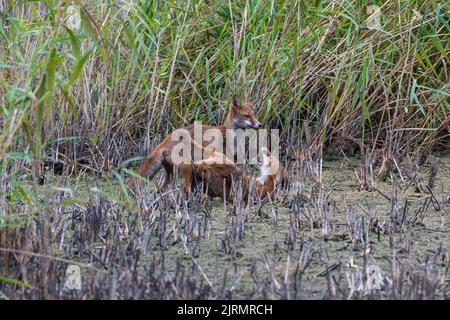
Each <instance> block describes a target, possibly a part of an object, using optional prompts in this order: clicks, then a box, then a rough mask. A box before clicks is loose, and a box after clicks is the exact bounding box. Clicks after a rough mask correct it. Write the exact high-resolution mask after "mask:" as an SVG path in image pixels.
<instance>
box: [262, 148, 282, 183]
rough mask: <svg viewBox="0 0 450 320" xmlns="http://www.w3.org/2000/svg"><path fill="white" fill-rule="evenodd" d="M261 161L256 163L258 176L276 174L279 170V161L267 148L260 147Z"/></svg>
mask: <svg viewBox="0 0 450 320" xmlns="http://www.w3.org/2000/svg"><path fill="white" fill-rule="evenodd" d="M261 156H262V161H260V162H259V163H258V166H259V170H260V177H268V176H273V175H275V176H276V175H278V174H279V172H280V161H279V160H278V159H277V157H275V156H274V155H272V154H271V153H270V152H269V150H267V148H265V147H263V148H261Z"/></svg>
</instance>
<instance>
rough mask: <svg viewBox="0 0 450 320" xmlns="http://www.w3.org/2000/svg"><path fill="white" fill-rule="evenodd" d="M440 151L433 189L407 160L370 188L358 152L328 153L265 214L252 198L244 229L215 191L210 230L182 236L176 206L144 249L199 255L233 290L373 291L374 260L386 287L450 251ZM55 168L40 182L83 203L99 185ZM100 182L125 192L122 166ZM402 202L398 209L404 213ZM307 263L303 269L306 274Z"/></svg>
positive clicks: (215, 278)
mask: <svg viewBox="0 0 450 320" xmlns="http://www.w3.org/2000/svg"><path fill="white" fill-rule="evenodd" d="M437 159H438V161H439V170H438V174H437V177H436V181H435V186H434V188H433V195H431V194H430V193H429V192H428V191H427V190H426V189H424V190H423V191H422V192H418V190H415V189H416V188H415V184H414V183H412V182H411V179H409V178H408V177H407V176H406V175H407V174H406V173H405V172H406V171H403V170H402V173H403V174H402V176H400V175H399V174H398V172H397V173H396V174H395V175H394V176H393V177H394V180H395V181H394V180H393V179H390V178H388V179H386V181H381V180H380V179H378V178H377V177H376V175H373V176H371V179H370V182H371V187H372V190H371V191H361V190H359V185H358V180H357V178H356V174H355V171H354V169H357V166H358V164H359V163H360V160H359V159H356V158H352V159H334V160H326V161H324V162H323V167H322V178H321V179H319V177H317V176H314V175H311V174H310V175H304V176H301V175H295V176H292V177H291V178H292V181H291V188H290V190H289V194H288V196H287V197H285V198H284V199H281V200H277V201H275V202H274V203H272V204H271V203H266V204H265V205H264V206H263V207H262V209H261V210H260V212H259V214H255V207H253V208H251V209H250V210H249V211H248V213H247V214H245V215H244V216H245V217H246V221H244V222H243V223H242V224H241V226H242V228H243V230H240V231H239V230H238V231H235V232H234V233H233V231H230V228H231V227H230V224H231V225H233V223H234V222H235V220H239V215H238V216H237V217H234V218H232V216H233V214H232V213H230V212H232V211H233V205H232V204H230V203H228V204H227V206H226V210H225V209H224V204H223V201H222V200H219V199H215V200H212V201H211V202H210V203H209V204H207V206H208V208H209V209H210V210H211V211H209V210H203V209H201V208H200V209H199V210H198V215H197V217H198V218H199V219H200V220H202V219H203V218H204V215H210V218H205V219H204V221H208V222H207V223H206V226H205V225H203V227H202V228H204V231H203V232H202V231H201V230H200V231H199V234H200V237H198V234H197V237H195V232H193V237H192V239H190V240H189V239H188V240H187V241H183V239H182V237H180V234H181V233H182V232H177V231H176V230H177V228H176V227H175V224H176V219H175V218H174V216H175V215H176V214H177V213H176V210H173V208H172V210H171V212H169V213H168V217H169V218H168V219H167V222H166V229H167V230H166V231H164V232H165V234H166V235H167V237H166V243H165V244H164V245H163V246H161V245H160V244H158V243H157V241H154V242H153V244H152V245H151V248H150V249H148V250H146V251H145V253H144V257H143V259H144V260H145V259H149V260H150V259H152V255H157V254H158V255H159V254H161V252H164V257H165V259H166V262H165V263H166V265H167V268H168V269H169V271H171V272H174V271H175V268H176V262H177V260H178V261H179V262H178V263H180V262H181V264H182V265H185V266H186V268H187V269H189V268H190V266H192V265H195V266H196V268H200V269H201V270H202V272H201V274H202V277H203V280H204V281H205V282H206V283H210V284H211V285H212V286H213V287H214V288H220V287H223V286H225V287H226V288H227V290H226V296H225V298H233V299H236V298H244V299H245V298H252V299H255V298H256V299H258V298H269V299H270V298H275V299H277V298H291V299H292V298H296V299H322V298H333V297H336V298H364V297H366V296H367V294H368V288H367V285H366V281H365V280H361V281H360V282H358V279H359V278H358V277H359V276H360V275H361V272H364V271H365V270H367V268H369V267H370V268H372V269H371V270H373V268H375V269H376V270H379V271H381V274H382V276H383V278H382V279H383V282H382V287H383V286H385V285H386V283H389V281H395V274H398V273H399V272H400V271H399V270H400V269H401V270H402V271H403V272H406V274H409V273H411V274H412V273H417V274H418V275H420V274H422V273H423V272H431V271H430V270H428V271H427V264H429V263H430V262H429V260H430V259H431V258H430V257H432V256H435V255H436V254H437V253H438V252H444V255H445V252H446V253H447V258H448V251H449V250H450V203H448V202H447V201H446V197H447V190H448V188H449V187H450V155H448V154H444V155H442V154H441V155H437ZM429 170H430V164H429V163H428V162H426V163H425V164H423V165H421V166H420V174H421V177H422V180H423V184H424V185H426V184H427V179H428V175H429ZM47 178H48V179H47V183H48V185H47V186H46V187H45V188H44V187H42V189H41V190H40V191H39V192H40V193H41V194H42V195H45V194H47V195H48V194H49V193H51V192H53V191H52V190H54V188H55V187H64V188H71V189H72V190H73V192H74V193H73V195H72V197H71V199H72V200H71V205H73V202H76V204H75V205H77V206H81V207H83V206H84V205H85V203H86V202H87V198H88V194H89V193H90V191H89V189H90V188H91V187H92V185H94V183H93V180H92V177H90V176H89V175H88V174H86V175H81V176H78V177H71V178H69V179H66V181H65V182H64V183H63V182H61V181H62V180H61V178H58V177H54V176H51V175H49V176H48V177H47ZM319 180H321V184H320V183H319ZM111 181H113V182H111ZM49 185H50V186H52V187H51V188H49V187H48V186H49ZM95 185H96V186H97V187H98V188H99V189H101V190H103V191H105V192H107V193H108V194H109V195H115V194H119V193H120V192H119V189H120V187H119V185H118V183H117V180H116V179H115V178H114V176H113V175H108V176H105V177H103V178H101V179H96V180H95ZM170 196H171V195H170V194H165V195H164V197H170ZM43 197H45V196H43ZM395 199H398V201H394V200H395ZM394 204H395V205H394ZM393 206H394V207H395V206H397V207H398V208H393ZM405 207H406V209H405ZM393 210H394V211H395V210H396V212H398V214H397V216H396V217H395V215H394V214H393V213H392V212H393ZM169 211H170V210H169ZM225 211H226V212H225ZM393 217H394V218H395V219H396V221H397V222H395V223H394V222H393V220H392V219H393ZM361 218H362V219H361ZM233 219H234V220H233ZM233 221H234V222H233ZM238 224H239V223H238ZM371 226H372V227H371ZM367 229H369V230H367ZM174 230H175V231H174ZM233 234H234V235H236V234H238V237H239V235H240V239H239V240H236V239H235V240H233V241H231V244H232V245H231V246H233V248H230V247H228V248H227V246H230V244H229V243H228V242H229V241H228V240H227V239H228V237H230V236H231V237H232V235H233ZM367 236H368V239H367ZM66 237H70V232H67V233H66ZM361 239H362V240H361ZM124 241H126V238H125V240H124ZM227 241H228V242H227ZM63 247H64V246H63ZM101 247H102V244H101V241H99V242H98V248H101ZM55 252H58V255H60V256H62V257H64V258H66V259H71V260H74V261H79V262H85V263H91V264H93V265H96V262H95V259H92V258H90V259H87V258H86V256H84V257H80V256H77V253H76V252H74V251H73V250H69V249H68V248H65V249H63V250H59V251H55ZM364 252H365V254H364ZM194 261H195V262H194ZM393 261H396V262H397V263H394V264H393ZM305 264H307V266H306V268H304V270H302V268H303V267H305ZM437 265H441V266H443V267H444V269H442V270H440V271H439V272H448V261H447V262H442V263H441V264H439V262H438V263H437V264H436V266H437ZM432 267H433V268H435V265H433V266H432ZM299 270H300V271H304V272H303V275H302V276H301V281H300V278H299V277H300V276H299V274H301V272H299ZM433 272H436V270H434V271H433ZM225 274H226V279H225V284H224V278H225ZM252 274H253V275H256V276H252ZM439 277H440V280H439V281H440V287H439V288H438V289H436V291H435V295H436V296H435V297H436V298H448V294H449V291H448V290H449V287H450V284H449V283H450V276H449V274H448V273H447V274H444V275H442V274H441V275H440V276H439ZM410 278H411V277H410ZM410 278H409V279H410ZM412 278H413V277H412ZM294 279H295V280H294ZM352 281H354V282H355V285H354V287H353V289H354V290H353V291H352V290H351V288H352V286H351V285H350V283H351V282H352ZM410 285H411V284H410ZM386 297H389V295H388V294H386ZM222 298H223V297H222Z"/></svg>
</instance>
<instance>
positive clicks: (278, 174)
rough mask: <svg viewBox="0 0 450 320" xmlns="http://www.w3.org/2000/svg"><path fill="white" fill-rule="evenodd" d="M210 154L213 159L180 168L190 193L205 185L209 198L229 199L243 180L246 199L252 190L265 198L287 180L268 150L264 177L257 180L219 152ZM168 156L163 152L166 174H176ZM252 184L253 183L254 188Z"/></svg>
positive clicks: (262, 167)
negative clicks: (234, 183) (236, 184)
mask: <svg viewBox="0 0 450 320" xmlns="http://www.w3.org/2000/svg"><path fill="white" fill-rule="evenodd" d="M194 145H195V143H194ZM209 154H210V155H211V158H208V159H205V160H201V161H197V162H195V163H193V164H181V165H179V172H180V174H181V176H182V178H183V181H184V191H185V192H186V193H191V191H192V189H193V188H196V187H197V186H198V185H199V184H201V183H202V182H203V191H204V192H205V193H207V194H208V195H209V196H211V197H220V198H224V197H229V196H230V195H231V191H232V184H233V181H240V182H242V191H243V198H244V200H246V199H247V198H248V196H249V193H250V191H251V190H253V193H254V195H256V196H257V197H259V198H261V199H263V198H265V197H267V196H268V195H269V194H271V193H272V192H273V191H274V190H275V188H276V187H277V186H278V185H279V184H281V183H283V182H284V181H285V178H286V177H285V173H284V169H283V168H282V166H281V165H280V162H279V160H278V159H277V158H276V157H274V156H273V155H272V154H271V153H270V152H269V150H267V148H262V150H261V154H262V159H263V160H262V162H261V163H260V164H259V169H260V175H259V176H258V177H257V178H256V179H253V178H252V177H250V176H248V175H246V174H245V173H244V172H243V171H242V170H240V169H239V168H238V167H237V166H236V165H234V163H233V162H232V161H231V160H230V159H227V157H226V156H225V155H223V154H220V153H218V152H215V151H212V152H210V153H209ZM166 157H167V154H166V152H163V161H162V165H163V166H164V168H165V169H166V171H172V170H173V164H172V163H171V162H170V161H168V160H166ZM224 159H225V160H224ZM217 160H218V161H217ZM251 183H253V187H252V186H251ZM224 187H225V190H224Z"/></svg>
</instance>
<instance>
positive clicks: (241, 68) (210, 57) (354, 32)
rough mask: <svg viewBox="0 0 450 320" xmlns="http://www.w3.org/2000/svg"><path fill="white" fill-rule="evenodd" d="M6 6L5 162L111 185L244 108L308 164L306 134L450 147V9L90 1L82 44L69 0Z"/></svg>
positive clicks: (401, 148) (1, 143)
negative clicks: (373, 11)
mask: <svg viewBox="0 0 450 320" xmlns="http://www.w3.org/2000/svg"><path fill="white" fill-rule="evenodd" d="M0 3H1V4H0V18H1V21H2V23H1V24H0V46H1V47H0V72H1V73H0V74H1V76H0V124H1V132H0V137H1V138H0V159H2V160H3V161H5V159H8V158H16V157H22V158H26V159H30V160H31V159H34V160H35V161H34V163H36V164H37V167H36V168H34V169H35V170H39V168H40V167H39V166H40V162H39V161H37V160H39V159H44V160H45V158H46V157H48V156H51V157H58V158H60V159H62V160H63V161H65V162H66V163H67V164H69V165H80V164H81V166H89V167H91V168H92V169H94V170H96V171H103V170H104V169H107V168H108V167H109V166H111V165H118V164H120V163H122V162H123V161H124V160H126V159H128V158H130V157H133V156H136V155H143V154H144V153H145V152H148V151H149V150H150V149H151V148H152V147H154V146H155V144H157V143H158V142H159V141H160V140H161V137H162V135H163V134H165V133H167V132H169V131H170V130H172V129H173V128H175V127H179V126H183V125H186V124H189V123H192V122H193V120H194V119H196V120H202V121H204V122H208V123H212V124H217V123H220V122H221V121H223V119H224V115H225V113H226V109H227V107H228V104H229V100H230V97H231V96H232V95H233V94H241V95H243V96H245V97H248V98H252V99H253V98H256V99H257V100H258V101H259V103H258V105H257V112H258V115H259V118H260V119H261V120H262V121H263V122H264V123H265V124H266V126H267V127H270V128H281V129H282V130H281V134H282V136H281V138H282V141H284V142H286V144H287V145H288V146H289V148H288V150H287V151H288V152H292V153H293V154H295V153H296V151H297V150H298V148H300V145H301V143H302V141H301V140H302V139H301V137H302V134H301V132H302V129H303V130H304V129H305V128H304V127H305V126H307V127H308V128H309V130H310V131H311V132H312V139H311V142H312V144H313V145H315V146H320V145H322V144H323V143H325V144H327V145H330V146H333V147H336V148H342V149H344V151H345V150H346V149H351V147H350V146H351V145H355V144H356V145H359V146H360V145H361V144H362V145H366V146H368V147H369V148H372V149H374V148H386V149H387V150H389V152H391V153H396V154H401V153H406V152H408V151H410V150H415V149H417V148H418V147H420V148H421V150H422V151H423V152H426V151H431V150H433V149H434V148H436V147H442V145H444V146H445V141H448V135H449V132H448V126H449V115H450V103H449V72H450V68H449V66H450V63H449V59H450V58H449V39H450V37H449V34H450V25H449V23H448V21H450V19H449V18H450V16H449V9H450V5H449V2H448V1H434V0H432V1H413V0H405V1H386V2H384V1H373V2H367V1H359V0H358V1H356V0H346V1H319V0H316V1H305V0H290V1H282V0H278V1H275V0H246V1H218V0H200V1H181V0H168V1H90V0H87V1H82V2H80V3H81V4H80V11H81V20H82V23H81V28H80V30H71V29H70V28H69V27H67V25H66V22H67V18H68V14H67V8H68V5H69V4H70V1H27V2H25V1H5V0H2V1H0ZM369 4H375V5H378V6H379V7H380V8H381V14H382V16H381V25H380V27H379V28H378V29H376V30H373V29H368V28H367V27H366V22H367V18H368V13H367V6H368V5H369ZM446 139H447V140H446ZM50 151H51V152H50ZM49 152H50V154H49ZM69 167H70V166H69Z"/></svg>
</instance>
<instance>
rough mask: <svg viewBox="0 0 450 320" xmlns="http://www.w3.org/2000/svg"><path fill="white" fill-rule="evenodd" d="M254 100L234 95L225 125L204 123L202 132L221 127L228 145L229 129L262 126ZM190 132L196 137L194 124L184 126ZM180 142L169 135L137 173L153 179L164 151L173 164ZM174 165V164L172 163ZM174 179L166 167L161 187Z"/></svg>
mask: <svg viewBox="0 0 450 320" xmlns="http://www.w3.org/2000/svg"><path fill="white" fill-rule="evenodd" d="M254 104H255V102H254V101H251V102H242V101H241V100H240V98H239V97H237V96H234V97H233V102H232V105H231V107H230V110H229V111H228V115H227V118H226V120H225V122H224V124H223V125H221V126H217V127H215V126H209V125H203V126H202V127H201V129H202V133H203V132H205V131H206V130H208V129H219V130H220V131H221V133H222V137H223V140H224V141H223V143H224V145H226V141H225V140H226V131H227V129H239V128H240V129H246V128H254V129H257V128H259V127H260V126H261V124H260V122H259V121H258V119H257V118H256V116H255V113H254V112H253V109H252V107H253V105H254ZM182 129H185V130H187V131H188V132H189V134H190V136H191V138H192V139H194V125H190V126H188V127H184V128H182ZM177 143H178V141H172V139H171V135H170V134H169V135H167V136H166V137H165V138H164V140H163V141H162V142H161V143H160V144H159V145H158V146H157V147H156V148H155V149H154V150H153V151H152V153H151V154H150V155H149V156H148V157H147V158H146V159H145V160H144V162H143V163H142V165H141V166H140V167H139V168H138V170H137V173H138V174H139V175H141V176H147V177H148V178H149V179H151V178H152V177H153V176H154V175H155V174H156V173H157V172H158V171H159V169H160V168H161V166H162V160H163V152H165V153H166V162H168V163H169V164H172V161H171V159H170V154H171V151H172V149H173V147H174V146H175V145H176V144H177ZM209 143H210V142H209V141H203V145H208V144H209ZM172 166H173V165H172ZM136 180H137V179H136V178H135V177H133V178H131V179H130V180H129V181H128V187H129V188H130V189H131V190H133V191H134V190H135V187H136ZM171 181H172V171H171V170H170V171H169V170H167V168H166V167H164V181H163V183H162V185H161V188H165V187H166V186H167V185H168V184H169V183H170V182H171Z"/></svg>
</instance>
